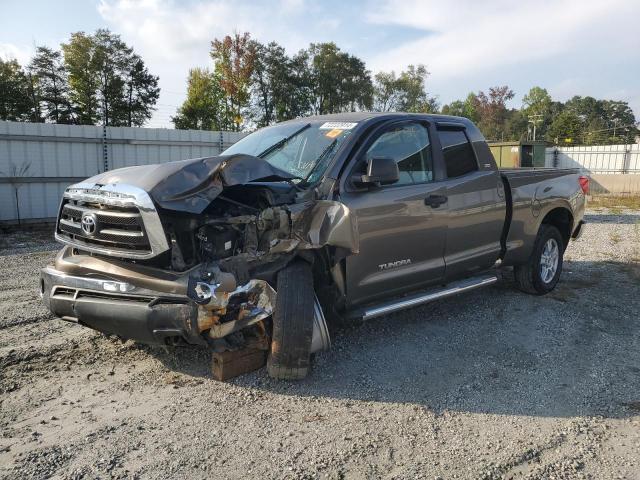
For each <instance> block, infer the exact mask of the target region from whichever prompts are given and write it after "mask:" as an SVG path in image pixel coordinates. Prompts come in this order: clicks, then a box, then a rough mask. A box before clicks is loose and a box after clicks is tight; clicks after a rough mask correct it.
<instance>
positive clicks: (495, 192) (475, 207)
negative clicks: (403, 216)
mask: <svg viewBox="0 0 640 480" xmlns="http://www.w3.org/2000/svg"><path fill="white" fill-rule="evenodd" d="M437 136H438V140H439V143H440V146H441V148H442V155H443V160H444V166H445V171H446V180H445V181H444V183H445V184H446V196H447V198H448V210H447V234H446V247H445V254H444V261H445V264H446V271H445V279H446V281H447V282H449V281H452V280H455V279H458V278H462V277H465V276H468V275H470V274H473V273H475V272H479V271H483V270H487V269H489V268H490V267H491V266H492V265H493V264H494V263H495V262H496V260H497V259H498V257H499V255H500V249H501V246H500V237H501V235H502V228H503V225H504V221H505V215H506V205H505V200H504V195H503V187H502V180H501V178H500V173H499V172H498V171H497V170H496V169H493V168H491V169H489V168H479V165H478V159H477V155H476V152H475V150H474V148H473V146H472V143H471V142H470V141H469V138H468V136H467V133H466V131H465V129H464V126H460V127H456V126H450V125H449V126H446V127H438V128H437Z"/></svg>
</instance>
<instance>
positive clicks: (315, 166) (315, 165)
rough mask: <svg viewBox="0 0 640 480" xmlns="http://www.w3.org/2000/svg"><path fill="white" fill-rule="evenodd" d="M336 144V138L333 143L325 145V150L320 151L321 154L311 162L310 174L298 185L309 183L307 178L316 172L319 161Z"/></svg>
mask: <svg viewBox="0 0 640 480" xmlns="http://www.w3.org/2000/svg"><path fill="white" fill-rule="evenodd" d="M337 143H338V139H337V138H334V139H333V141H332V142H331V143H330V144H329V145H327V146H326V147H325V149H324V150H322V153H321V154H320V155H318V158H316V159H315V160H314V161H313V167H312V168H311V171H310V172H309V174H308V175H307V176H306V177H305V179H304V180H303V181H302V182H300V183H303V184H307V183H309V178H310V177H311V175H313V174H314V172H315V171H316V170H318V167H319V166H320V165H321V164H320V160H322V159H323V158H324V157H325V156H327V154H328V153H329V152H330V151H331V150H333V148H334V147H335V146H336V144H337Z"/></svg>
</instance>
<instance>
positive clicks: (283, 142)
mask: <svg viewBox="0 0 640 480" xmlns="http://www.w3.org/2000/svg"><path fill="white" fill-rule="evenodd" d="M310 126H311V124H310V123H307V124H306V125H304V126H302V127H300V128H299V129H298V130H296V131H295V132H293V133H292V134H291V135H289V136H288V137H284V138H283V139H282V140H278V141H277V142H276V143H274V144H273V145H271V146H270V147H269V148H267V149H266V150H265V151H264V152H262V153H260V154H258V155H256V157H258V158H263V157H265V156H266V155H269V154H270V153H271V152H273V151H274V150H277V149H278V148H280V147H283V146H284V145H286V144H287V142H288V141H289V140H291V139H292V138H293V137H295V136H296V135H299V134H300V133H302V132H304V131H305V130H306V129H307V128H309V127H310Z"/></svg>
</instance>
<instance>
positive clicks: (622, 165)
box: [545, 143, 640, 174]
mask: <svg viewBox="0 0 640 480" xmlns="http://www.w3.org/2000/svg"><path fill="white" fill-rule="evenodd" d="M545 166H546V167H558V168H580V169H581V170H583V171H584V172H587V173H594V174H640V145H639V144H637V143H636V144H633V145H594V146H590V147H552V148H547V149H546V152H545Z"/></svg>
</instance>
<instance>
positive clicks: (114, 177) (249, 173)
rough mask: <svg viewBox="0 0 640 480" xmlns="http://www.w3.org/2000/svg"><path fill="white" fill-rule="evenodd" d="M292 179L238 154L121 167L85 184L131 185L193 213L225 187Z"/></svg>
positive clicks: (168, 206)
mask: <svg viewBox="0 0 640 480" xmlns="http://www.w3.org/2000/svg"><path fill="white" fill-rule="evenodd" d="M292 178H295V177H294V176H293V175H291V174H289V173H288V172H285V171H284V170H280V169H279V168H276V167H274V166H272V165H271V164H270V163H269V162H267V161H265V160H263V159H261V158H258V157H253V156H251V155H243V154H238V155H228V156H227V155H223V156H218V157H207V158H194V159H190V160H180V161H177V162H167V163H158V164H153V165H140V166H136V167H125V168H120V169H117V170H111V171H108V172H104V173H100V174H98V175H95V176H93V177H91V178H89V179H87V180H85V181H86V182H87V183H95V184H98V185H109V184H119V183H120V184H128V185H133V186H135V187H138V188H141V189H143V190H144V191H146V192H147V193H148V194H149V195H150V196H151V198H152V199H153V200H154V201H155V202H156V204H157V205H159V206H160V207H162V208H166V209H168V210H176V211H179V212H189V213H196V214H197V213H202V211H203V210H204V209H205V208H207V207H208V206H209V204H210V203H211V202H212V201H213V200H214V199H215V198H216V197H217V196H218V195H220V193H221V192H222V190H224V188H225V187H230V186H234V185H244V184H247V183H250V182H255V181H258V180H262V181H279V180H287V179H292Z"/></svg>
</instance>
